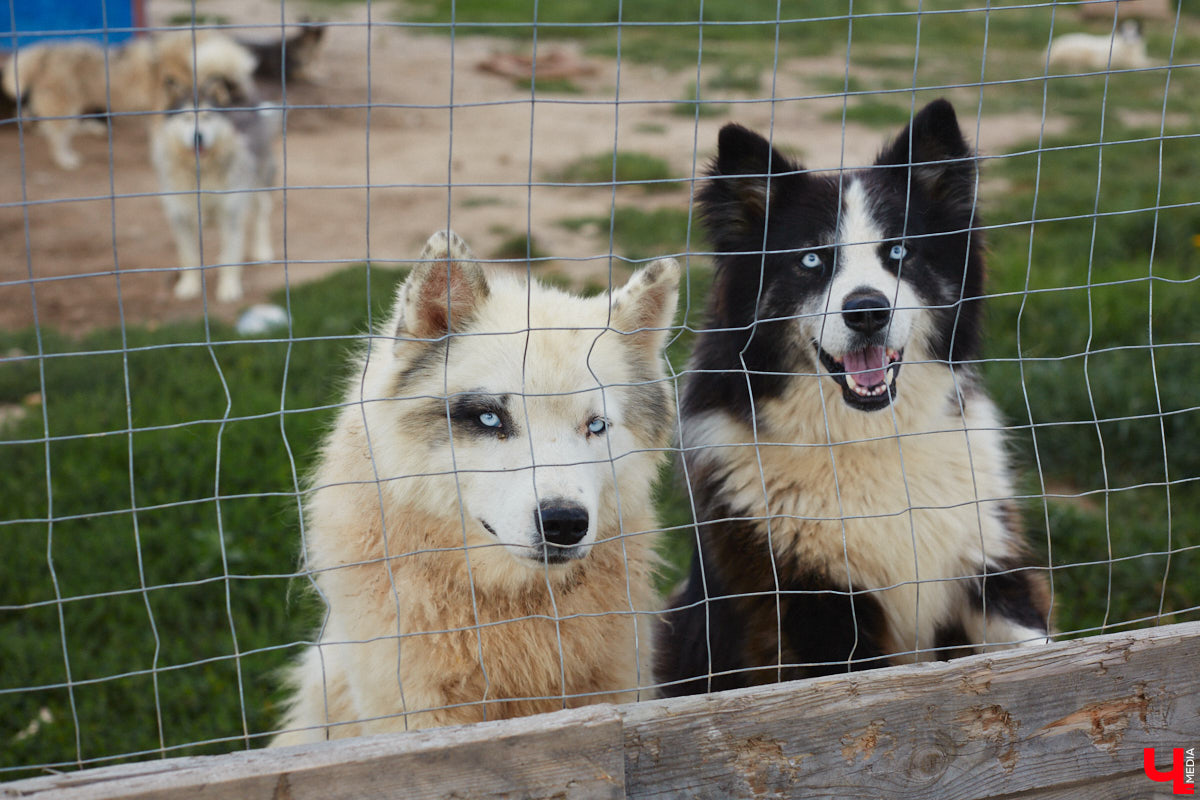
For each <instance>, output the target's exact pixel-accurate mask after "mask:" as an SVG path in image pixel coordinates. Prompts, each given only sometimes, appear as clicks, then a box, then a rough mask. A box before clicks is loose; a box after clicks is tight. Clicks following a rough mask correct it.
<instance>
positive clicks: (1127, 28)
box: [1046, 20, 1151, 70]
mask: <svg viewBox="0 0 1200 800" xmlns="http://www.w3.org/2000/svg"><path fill="white" fill-rule="evenodd" d="M1046 58H1047V59H1048V60H1049V64H1050V65H1051V66H1058V67H1068V68H1073V69H1085V70H1105V69H1139V68H1142V67H1148V66H1150V64H1151V62H1150V59H1149V58H1148V57H1147V56H1146V42H1145V40H1144V39H1143V38H1142V34H1141V31H1140V30H1139V29H1138V25H1137V23H1136V22H1134V21H1132V20H1129V21H1126V22H1123V23H1122V24H1121V27H1120V29H1119V30H1118V31H1117V34H1116V35H1115V36H1103V35H1095V34H1090V33H1068V34H1065V35H1063V36H1057V37H1055V39H1054V41H1052V42H1051V43H1050V47H1049V48H1048V50H1047V53H1046Z"/></svg>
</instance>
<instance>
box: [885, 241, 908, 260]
mask: <svg viewBox="0 0 1200 800" xmlns="http://www.w3.org/2000/svg"><path fill="white" fill-rule="evenodd" d="M907 255H908V250H907V249H906V248H905V247H904V245H902V244H894V245H892V250H891V252H890V253H888V258H890V259H891V260H892V261H903V260H904V257H905V256H907Z"/></svg>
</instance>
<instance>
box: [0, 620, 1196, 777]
mask: <svg viewBox="0 0 1200 800" xmlns="http://www.w3.org/2000/svg"><path fill="white" fill-rule="evenodd" d="M1144 747H1155V748H1156V749H1157V750H1156V756H1157V759H1156V760H1157V762H1158V766H1159V768H1160V769H1167V768H1169V766H1170V759H1171V750H1170V748H1172V747H1200V622H1191V623H1182V624H1178V625H1170V626H1163V627H1161V628H1150V629H1145V630H1140V631H1133V632H1129V633H1117V634H1110V635H1107V636H1097V637H1093V638H1090V639H1081V640H1077V641H1072V642H1063V643H1059V644H1052V645H1046V646H1044V647H1036V648H1027V649H1022V650H1010V651H1007V652H1002V653H995V654H988V655H981V656H972V657H970V658H964V659H959V660H957V661H951V662H943V663H937V664H919V665H912V666H904V667H895V668H890V669H881V670H874V671H869V672H860V673H856V674H853V675H846V676H832V677H828V678H819V679H814V680H808V681H799V682H795V683H789V684H776V685H771V686H760V687H754V688H750V689H737V690H733V691H730V692H723V693H719V694H712V695H703V696H697V697H683V698H671V699H666V700H654V701H646V702H642V703H633V704H629V705H624V706H603V705H600V706H589V707H587V708H582V709H574V710H568V711H560V712H556V713H553V714H543V715H540V716H534V717H526V718H522V719H514V720H505V721H501V722H485V723H480V724H478V725H471V726H461V727H455V728H442V729H435V730H427V731H419V732H416V733H409V734H395V735H387V736H374V737H367V738H363V739H347V740H341V741H337V742H331V743H325V744H319V745H305V746H300V747H291V748H280V749H278V750H256V751H250V752H241V753H234V754H231V755H227V756H204V757H193V758H177V759H168V760H164V761H152V762H143V763H140V764H129V765H123V766H116V767H106V768H103V769H92V770H84V771H81V772H74V773H67V774H63V775H56V776H51V777H44V778H33V779H29V780H24V781H16V782H13V783H7V784H0V797H3V798H18V797H23V798H34V800H43V799H46V800H48V799H49V798H55V799H56V800H58V799H59V798H61V800H116V799H117V798H123V799H125V800H132V799H133V798H136V799H137V800H166V799H167V798H171V800H200V799H201V798H204V799H207V798H222V800H224V798H239V799H241V798H246V800H260V799H261V800H309V799H310V798H311V799H314V800H315V798H321V800H337V799H338V798H355V799H356V800H357V799H358V798H366V800H372V799H373V798H405V800H408V799H409V798H414V799H415V800H423V799H424V798H482V799H483V800H487V799H488V798H492V799H494V800H500V798H504V800H517V799H518V798H520V800H537V799H538V798H555V800H575V799H576V798H580V799H581V800H590V799H591V798H601V799H603V800H612V799H614V798H621V797H630V798H696V799H697V800H705V799H706V798H713V799H714V800H715V799H716V798H721V800H725V798H769V797H779V798H793V797H803V798H838V800H854V798H872V800H875V799H876V798H880V797H887V798H889V800H905V798H912V799H913V800H916V799H918V798H919V800H984V798H988V799H990V800H1075V799H1076V798H1083V797H1086V798H1088V800H1159V799H1160V798H1167V797H1170V796H1171V795H1170V790H1169V787H1168V786H1167V785H1166V784H1161V783H1153V782H1151V781H1150V780H1149V778H1147V777H1145V775H1143V774H1142V769H1141V765H1142V748H1144Z"/></svg>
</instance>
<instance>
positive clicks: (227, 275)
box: [217, 194, 250, 303]
mask: <svg viewBox="0 0 1200 800" xmlns="http://www.w3.org/2000/svg"><path fill="white" fill-rule="evenodd" d="M249 206H250V204H249V202H248V195H244V194H243V195H233V196H230V197H229V198H228V200H227V201H226V203H225V206H224V208H223V209H222V214H221V262H220V263H221V264H222V266H221V271H220V275H219V277H218V278H217V301H218V302H221V303H236V302H237V301H238V300H241V299H242V264H243V263H244V262H245V260H246V224H247V222H248V217H249V211H250V207H249Z"/></svg>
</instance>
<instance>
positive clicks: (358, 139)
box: [0, 0, 1042, 333]
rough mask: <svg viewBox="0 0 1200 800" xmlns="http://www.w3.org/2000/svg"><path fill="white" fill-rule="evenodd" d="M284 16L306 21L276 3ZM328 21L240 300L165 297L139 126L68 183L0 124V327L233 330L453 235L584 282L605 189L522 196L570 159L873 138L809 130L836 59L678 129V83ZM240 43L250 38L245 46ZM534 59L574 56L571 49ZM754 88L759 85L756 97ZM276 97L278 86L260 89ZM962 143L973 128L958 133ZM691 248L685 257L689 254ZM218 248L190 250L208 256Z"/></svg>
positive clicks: (841, 148) (825, 149) (865, 147)
mask: <svg viewBox="0 0 1200 800" xmlns="http://www.w3.org/2000/svg"><path fill="white" fill-rule="evenodd" d="M148 6H149V14H150V21H151V23H153V24H165V23H166V21H167V20H168V19H170V17H171V16H172V15H174V14H177V13H180V12H187V11H188V10H189V9H190V8H191V4H190V3H188V2H184V0H151V2H149V3H148ZM279 8H280V7H279V3H278V2H277V0H212V1H211V2H206V3H205V4H204V7H203V10H204V12H205V13H206V14H222V15H224V16H226V17H228V18H229V19H230V20H232V21H235V22H237V23H247V24H270V23H278V21H279ZM287 9H288V13H289V14H291V13H293V12H295V13H296V15H297V16H299V15H300V14H301V13H303V12H304V11H305V9H302V8H300V7H299V4H297V3H292V2H289V3H288V6H287ZM310 11H311V12H315V13H314V16H318V17H325V18H327V19H329V18H331V22H333V23H334V24H333V25H332V26H331V27H330V29H329V30H328V35H327V37H326V41H325V44H324V46H323V49H322V50H321V52H320V55H319V56H318V59H317V68H318V71H319V73H320V77H319V80H318V81H316V82H315V83H292V84H289V86H288V91H287V97H286V103H287V104H288V106H289V108H290V110H289V112H288V115H287V121H286V136H285V137H284V141H283V142H282V143H281V144H280V146H279V152H280V156H281V163H282V166H283V169H282V170H281V188H280V190H279V192H278V194H277V199H276V204H275V217H274V228H275V241H276V257H277V259H278V261H277V262H276V263H272V264H262V265H253V266H251V267H249V268H248V269H246V270H245V273H244V274H245V288H246V298H245V301H244V302H243V303H242V304H240V305H239V306H237V307H229V306H222V305H220V304H217V303H216V302H215V300H214V299H213V295H212V289H213V286H212V284H214V283H215V281H209V284H210V285H209V300H208V302H207V304H202V302H201V301H199V300H197V301H190V302H183V301H178V300H175V299H174V297H173V296H172V294H171V292H170V286H171V284H172V282H173V280H174V278H175V277H176V276H175V275H174V274H173V272H172V270H173V268H174V266H175V265H176V257H175V251H174V246H173V244H172V242H171V238H170V233H169V231H168V228H167V224H166V220H165V217H164V216H163V213H162V210H161V208H160V206H159V202H158V199H157V198H156V197H155V191H156V189H157V183H156V179H155V176H154V173H153V169H152V167H151V165H150V160H149V149H148V147H149V144H148V130H149V125H150V124H152V123H153V119H154V118H153V117H152V116H146V117H126V118H120V119H116V120H115V121H114V123H113V125H112V126H111V128H110V130H111V140H110V138H109V137H108V136H100V137H88V136H79V137H77V138H76V144H77V147H78V149H79V150H80V152H81V154H82V155H83V156H84V158H85V164H84V166H83V167H82V168H80V169H79V170H77V171H74V172H64V171H62V170H59V169H58V168H56V167H55V166H54V165H53V163H52V162H51V161H50V158H49V152H48V148H47V146H46V144H45V142H44V140H43V139H42V138H41V137H40V136H37V135H34V133H33V130H32V129H31V128H30V127H29V126H28V125H27V124H22V125H18V124H16V123H15V121H10V122H9V123H7V124H3V125H0V326H3V327H7V328H15V327H23V326H27V325H30V324H32V323H33V322H34V321H35V319H36V320H37V322H38V323H39V324H41V325H50V326H54V327H57V328H59V329H61V330H64V331H68V332H74V333H83V332H85V331H87V330H89V329H91V328H94V327H97V326H107V325H115V324H120V323H121V322H122V321H126V322H143V323H153V322H160V321H165V320H173V319H181V318H189V317H198V316H200V315H201V314H203V313H206V309H207V313H209V314H212V315H213V316H215V317H218V318H223V319H230V318H232V317H233V316H234V315H235V314H236V312H237V310H238V309H239V308H241V307H244V306H245V305H248V304H250V303H254V302H260V301H262V300H263V299H264V298H265V297H266V296H267V295H268V294H269V293H270V292H272V291H274V290H276V289H277V288H279V287H281V286H283V285H284V284H285V282H291V283H292V284H296V283H298V282H303V281H308V280H312V279H314V278H317V277H320V276H322V275H325V274H327V273H328V272H330V271H331V270H335V269H339V268H341V267H343V266H344V265H346V264H350V263H356V262H360V261H364V260H367V259H370V260H372V261H373V262H403V261H406V260H408V259H411V258H412V257H414V256H415V255H416V253H417V252H418V251H419V249H420V247H421V244H422V243H423V242H424V240H425V239H426V238H427V237H428V235H429V234H430V233H431V232H432V231H434V230H436V229H438V228H442V227H445V226H447V225H450V226H451V227H453V228H454V229H456V230H457V231H459V232H460V233H461V234H462V235H463V236H464V237H465V238H466V239H467V241H468V242H470V243H471V244H472V246H473V247H474V248H475V249H476V251H477V252H478V253H480V254H482V255H488V254H490V253H493V252H494V251H495V248H496V247H497V246H498V245H499V244H500V242H502V241H503V240H505V239H507V238H509V237H511V236H512V235H514V234H523V233H526V232H532V233H533V235H534V237H535V238H536V240H537V242H538V244H539V246H540V247H541V249H542V250H544V251H545V252H547V253H549V254H550V255H551V256H553V257H554V258H556V259H560V261H559V262H558V264H557V265H554V266H548V267H539V269H557V270H558V271H559V272H560V273H565V274H567V275H569V276H570V277H571V278H572V279H573V280H575V281H576V282H578V283H580V284H582V283H585V282H587V281H588V280H590V279H595V278H596V277H597V276H600V277H601V278H602V279H603V277H605V276H607V273H608V269H609V245H608V237H607V236H606V235H605V236H600V235H596V233H595V232H594V231H593V232H592V233H591V234H590V235H589V234H588V233H586V232H585V233H579V232H574V233H573V232H571V231H569V230H567V229H566V228H564V227H563V226H561V225H558V224H556V223H557V222H558V221H560V220H562V219H567V218H572V217H585V216H591V217H596V216H602V217H607V216H608V214H609V212H610V210H611V207H612V202H613V193H612V190H611V189H610V188H609V187H597V188H590V189H588V188H578V187H563V186H545V185H538V184H539V182H545V181H548V180H552V176H553V175H554V173H555V171H556V170H560V169H561V168H562V167H564V166H565V165H567V164H569V163H571V162H572V161H574V160H576V159H579V158H581V157H584V156H594V155H597V154H601V153H611V152H612V151H613V149H614V147H615V148H617V149H619V150H622V151H639V152H645V153H651V154H654V155H657V156H659V157H662V158H665V159H667V161H668V162H669V163H670V165H671V168H672V172H673V174H674V175H675V176H678V177H679V178H681V179H690V178H692V177H693V176H694V175H695V174H696V173H697V171H699V170H702V169H703V167H704V163H705V161H706V160H707V159H708V157H709V155H710V154H711V152H712V148H713V145H714V143H715V141H716V133H717V130H718V129H719V128H720V126H721V125H723V124H724V123H725V122H727V121H729V119H731V118H736V119H737V120H738V121H739V122H742V123H743V124H745V125H748V126H750V127H754V128H758V129H762V130H765V129H767V127H768V126H770V125H772V124H773V125H774V126H775V131H776V137H777V138H778V139H779V140H780V141H783V142H787V143H789V144H793V145H796V148H795V149H796V150H797V151H798V152H799V154H800V155H801V156H802V157H803V158H804V160H805V163H806V164H807V165H808V166H814V167H836V166H838V165H840V164H846V165H856V164H862V163H867V162H869V160H870V159H871V158H872V156H873V155H874V153H875V151H876V150H877V149H878V147H879V146H880V144H881V140H882V138H883V137H882V135H881V134H880V133H879V132H878V131H874V130H868V129H865V128H860V127H857V126H849V127H848V129H847V130H846V131H845V135H844V136H843V130H842V128H841V126H840V125H839V124H837V123H832V122H828V121H824V120H823V119H822V117H823V116H824V115H825V114H826V113H827V112H828V111H830V110H831V109H838V108H840V107H841V100H840V99H839V98H836V97H833V98H812V97H811V95H813V94H817V93H819V92H815V91H814V89H813V88H812V87H811V85H809V84H807V83H806V81H807V80H809V79H811V78H812V77H813V76H817V75H840V74H842V72H843V71H844V68H845V65H844V62H843V61H842V60H841V59H840V58H816V59H791V60H788V61H787V62H785V63H783V64H782V65H781V67H780V70H779V74H778V76H777V79H776V82H775V96H776V98H778V99H777V100H775V101H772V100H770V99H769V98H762V97H758V98H754V97H752V96H749V95H745V94H740V95H739V94H737V93H734V92H731V93H729V99H731V100H734V101H737V100H742V101H748V100H753V101H754V102H736V103H735V104H734V105H731V106H730V107H729V111H728V114H727V115H720V116H712V117H701V118H700V119H698V120H696V119H693V118H692V117H690V116H680V115H678V114H674V113H672V111H671V107H672V105H673V104H674V103H675V102H676V101H678V100H679V99H680V98H682V97H683V96H684V93H685V90H686V87H687V86H688V85H689V83H690V84H692V85H694V83H695V78H696V74H695V70H694V69H692V70H690V71H687V70H685V71H681V72H668V71H665V70H663V69H662V68H658V67H653V66H647V65H641V64H633V63H628V62H625V63H621V64H619V65H618V64H617V62H616V61H615V60H604V59H596V58H592V57H590V56H588V57H586V60H587V61H589V62H591V63H592V64H594V66H595V67H596V68H595V70H594V71H593V72H592V74H590V75H587V76H582V77H578V78H575V79H574V80H573V82H574V83H575V85H576V86H577V87H579V89H581V90H582V91H581V92H580V93H577V94H571V93H547V92H543V91H541V90H540V89H539V90H538V91H537V93H536V101H534V99H533V97H532V96H531V92H530V90H529V88H528V87H527V86H526V87H524V88H523V87H522V86H520V85H518V84H517V83H515V82H514V81H512V80H511V79H509V78H505V77H502V76H497V75H495V74H490V73H488V72H485V71H483V70H481V69H480V68H479V66H480V64H482V63H483V62H485V61H486V60H487V59H488V58H489V57H491V56H493V55H495V54H496V53H507V52H511V51H512V49H513V46H514V45H513V44H512V43H510V42H506V41H499V40H492V39H487V38H481V37H458V38H457V39H456V40H455V41H454V44H453V47H452V46H451V40H450V38H449V37H446V36H437V35H419V34H417V33H414V32H412V30H411V29H404V28H399V27H395V26H391V25H387V24H380V23H387V22H390V21H392V20H394V19H395V18H396V17H395V16H393V15H392V14H391V12H390V11H388V10H387V7H386V6H385V5H384V4H383V3H374V4H372V6H371V12H370V13H371V15H372V20H371V22H372V23H374V24H372V25H370V26H368V25H367V24H366V23H367V22H368V17H367V15H368V11H367V6H366V5H361V6H360V5H353V4H349V5H336V6H318V7H315V8H313V9H311V10H310ZM253 33H254V34H256V35H261V36H264V37H265V36H266V35H267V33H266V32H265V31H262V30H258V31H254V32H253ZM542 48H543V50H542V52H543V53H548V52H560V53H563V52H565V54H567V55H572V56H577V57H579V58H585V57H584V56H582V55H580V54H579V51H578V50H577V49H575V48H573V47H572V46H571V45H570V44H569V43H566V44H564V43H561V42H547V43H544V44H543V45H542ZM764 84H765V85H767V86H769V85H770V82H764ZM265 94H266V95H267V99H278V98H279V95H280V87H278V86H274V87H266V90H265ZM963 124H964V126H965V127H966V128H967V129H968V130H974V129H975V127H976V126H975V120H974V119H973V118H971V119H968V118H964V119H963ZM1041 124H1042V120H1041V119H1040V117H1039V116H1038V115H1037V114H1033V113H1030V114H1018V115H1009V116H1006V117H1002V118H1001V117H990V116H989V117H988V118H987V123H986V124H985V125H982V126H981V127H980V130H981V136H983V137H984V140H983V141H980V142H979V143H978V144H979V146H980V148H981V149H983V150H985V151H990V152H1000V151H1001V150H1003V149H1004V148H1005V147H1006V146H1010V145H1011V144H1013V143H1014V142H1016V141H1019V140H1022V139H1026V138H1030V137H1033V136H1036V134H1037V131H1038V130H1039V128H1040V127H1041ZM531 184H532V185H531ZM621 202H623V203H624V202H631V203H636V204H640V205H644V206H645V207H647V208H652V207H655V206H662V205H674V206H676V207H679V208H686V206H687V203H688V194H687V191H686V189H681V190H680V191H678V192H673V193H667V194H655V195H644V196H642V195H639V196H638V197H633V195H632V194H630V195H629V196H626V195H625V194H623V195H622V198H621ZM693 247H694V248H695V249H702V245H701V244H700V243H699V242H696V243H694V244H693ZM215 253H216V243H215V242H214V241H211V240H209V239H207V238H206V241H205V254H206V258H215Z"/></svg>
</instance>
